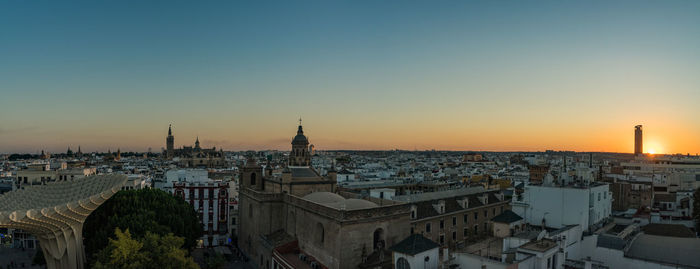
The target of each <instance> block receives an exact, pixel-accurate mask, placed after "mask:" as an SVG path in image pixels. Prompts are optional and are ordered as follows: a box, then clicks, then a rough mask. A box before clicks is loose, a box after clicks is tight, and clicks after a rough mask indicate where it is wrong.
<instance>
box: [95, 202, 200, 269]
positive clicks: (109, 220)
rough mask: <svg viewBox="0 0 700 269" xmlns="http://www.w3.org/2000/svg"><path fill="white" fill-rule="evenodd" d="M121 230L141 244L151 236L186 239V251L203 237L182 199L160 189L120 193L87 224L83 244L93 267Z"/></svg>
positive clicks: (104, 205)
mask: <svg viewBox="0 0 700 269" xmlns="http://www.w3.org/2000/svg"><path fill="white" fill-rule="evenodd" d="M117 228H119V229H121V230H128V231H129V234H130V236H133V238H136V239H137V240H138V239H142V238H145V237H146V236H147V235H148V234H149V233H152V234H155V235H160V236H166V235H168V234H170V233H172V234H173V235H174V236H178V237H182V238H183V243H182V244H181V246H182V247H184V248H186V249H192V248H193V247H195V246H196V241H197V239H198V238H199V237H201V235H202V234H203V230H202V225H201V224H200V221H199V219H198V218H197V214H196V212H195V211H194V209H193V208H192V206H191V205H190V204H188V203H187V202H185V201H184V200H182V199H181V198H179V197H175V196H173V195H171V194H169V193H167V192H165V191H162V190H158V189H142V190H129V191H119V192H117V193H116V194H115V195H114V196H112V198H111V199H109V200H107V201H106V202H105V203H104V204H102V205H101V206H100V207H99V208H97V209H96V210H95V211H94V212H93V213H92V214H90V216H89V217H88V218H87V220H86V221H85V226H84V228H83V238H84V241H83V243H84V245H85V252H86V257H87V259H88V263H89V264H92V263H93V261H94V258H95V257H94V255H95V253H97V252H98V251H100V250H102V249H104V248H105V247H107V244H108V241H107V238H114V236H115V231H116V229H117ZM110 242H111V241H110ZM132 247H135V246H132Z"/></svg>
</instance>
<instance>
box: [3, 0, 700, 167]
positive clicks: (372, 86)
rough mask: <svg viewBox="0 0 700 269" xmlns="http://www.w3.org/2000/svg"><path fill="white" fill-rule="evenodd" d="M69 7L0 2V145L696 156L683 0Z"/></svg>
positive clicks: (696, 44)
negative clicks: (293, 143)
mask: <svg viewBox="0 0 700 269" xmlns="http://www.w3.org/2000/svg"><path fill="white" fill-rule="evenodd" d="M78 3H79V4H78ZM78 3H54V2H45V3H40V2H32V3H29V2H12V3H5V4H3V5H2V8H0V22H1V23H2V24H3V25H12V26H13V27H9V28H4V29H2V30H1V31H2V36H3V42H0V57H1V58H2V59H3V60H2V61H0V81H3V85H2V89H1V90H2V93H1V94H2V98H0V122H2V125H0V152H2V153H14V152H27V153H37V152H39V151H41V150H48V151H51V152H65V150H66V149H67V147H68V146H70V147H71V148H72V149H73V150H75V149H77V147H78V146H79V145H80V146H81V147H82V149H83V150H84V151H95V150H97V151H106V150H107V149H112V150H116V149H117V148H120V149H121V150H122V151H146V150H147V149H148V148H152V150H153V151H154V152H159V151H160V149H161V148H162V147H165V139H164V137H165V134H166V133H167V126H168V124H170V123H172V124H173V128H174V132H175V137H176V139H175V147H180V146H182V145H190V144H193V143H194V140H195V138H196V137H197V136H199V137H200V141H201V142H202V145H203V146H206V147H213V146H216V147H217V148H223V149H225V150H246V149H253V150H261V149H287V148H288V146H289V137H290V136H291V135H293V133H294V130H295V129H296V123H295V119H296V118H298V117H303V118H304V119H305V120H304V125H305V127H306V130H307V132H308V135H309V138H310V140H311V143H312V144H314V145H316V147H317V148H318V149H360V150H362V149H395V148H399V149H407V150H412V149H418V150H429V149H438V150H489V151H543V150H547V149H553V150H575V151H605V152H630V153H631V152H633V149H634V139H633V129H632V127H633V126H634V125H637V124H641V125H644V131H645V133H644V140H645V141H644V147H643V148H644V150H645V151H646V152H649V151H651V150H653V151H655V152H656V153H682V154H686V153H690V154H696V153H698V152H700V140H698V139H697V137H700V118H698V117H697V115H700V108H698V106H697V105H696V104H695V101H696V100H700V91H698V90H697V88H698V86H700V78H698V76H697V74H698V73H699V71H700V49H699V48H700V28H698V27H697V25H700V16H697V14H700V3H697V2H673V3H662V2H654V1H621V2H616V3H609V2H604V1H594V2H586V3H575V2H566V3H543V2H540V3H492V2H466V3H461V2H454V3H440V4H428V3H421V2H392V1H386V2H382V3H370V2H352V3H328V2H294V3H285V2H280V3H277V5H265V4H261V3H216V4H214V3H207V4H196V5H195V4H193V3H191V4H188V3H184V2H166V3H163V2H160V3H158V2H148V3H143V2H139V1H132V2H129V1H123V2H112V3H100V4H95V3H91V2H89V1H88V2H78Z"/></svg>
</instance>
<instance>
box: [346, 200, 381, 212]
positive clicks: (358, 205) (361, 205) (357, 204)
mask: <svg viewBox="0 0 700 269" xmlns="http://www.w3.org/2000/svg"><path fill="white" fill-rule="evenodd" d="M375 207H379V206H378V205H377V204H375V203H373V202H370V201H367V200H362V199H347V200H345V209H347V210H354V209H366V208H375Z"/></svg>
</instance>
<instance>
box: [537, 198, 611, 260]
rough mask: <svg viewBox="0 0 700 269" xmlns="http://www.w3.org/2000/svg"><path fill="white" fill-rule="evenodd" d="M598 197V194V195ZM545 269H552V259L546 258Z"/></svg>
mask: <svg viewBox="0 0 700 269" xmlns="http://www.w3.org/2000/svg"><path fill="white" fill-rule="evenodd" d="M598 196H600V194H598ZM547 268H552V258H551V257H550V258H547Z"/></svg>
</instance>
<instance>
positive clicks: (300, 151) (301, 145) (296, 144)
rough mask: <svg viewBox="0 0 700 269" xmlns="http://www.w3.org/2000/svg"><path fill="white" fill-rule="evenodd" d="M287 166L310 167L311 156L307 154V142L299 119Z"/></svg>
mask: <svg viewBox="0 0 700 269" xmlns="http://www.w3.org/2000/svg"><path fill="white" fill-rule="evenodd" d="M289 166H311V154H310V153H309V140H308V139H307V138H306V136H305V135H304V129H303V128H302V127H301V119H299V128H298V129H297V135H296V136H295V137H294V138H293V139H292V152H290V153H289Z"/></svg>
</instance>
